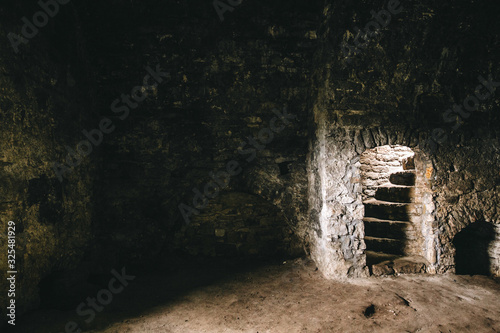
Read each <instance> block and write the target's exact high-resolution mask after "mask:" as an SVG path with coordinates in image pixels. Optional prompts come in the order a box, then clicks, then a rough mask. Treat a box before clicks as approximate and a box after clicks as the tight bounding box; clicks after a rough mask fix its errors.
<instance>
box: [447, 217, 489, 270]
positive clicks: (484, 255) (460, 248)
mask: <svg viewBox="0 0 500 333" xmlns="http://www.w3.org/2000/svg"><path fill="white" fill-rule="evenodd" d="M494 240H495V228H494V226H493V225H492V224H491V223H487V222H484V221H479V222H474V223H472V224H471V225H469V226H467V227H465V228H464V229H463V230H462V231H460V232H459V233H458V234H457V235H456V236H455V238H454V239H453V245H454V246H455V249H456V253H455V272H456V274H464V275H465V274H468V275H490V274H492V272H491V263H490V253H489V251H490V244H491V243H492V242H493V241H494Z"/></svg>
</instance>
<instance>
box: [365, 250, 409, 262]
mask: <svg viewBox="0 0 500 333" xmlns="http://www.w3.org/2000/svg"><path fill="white" fill-rule="evenodd" d="M365 254H366V265H367V266H371V265H375V264H378V263H381V262H383V261H388V260H390V261H392V260H394V259H397V258H400V257H401V256H399V255H397V254H387V253H383V252H375V251H368V250H367V251H365Z"/></svg>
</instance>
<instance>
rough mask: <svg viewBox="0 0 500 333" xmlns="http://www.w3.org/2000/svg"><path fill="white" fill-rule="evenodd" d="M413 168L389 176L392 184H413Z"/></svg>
mask: <svg viewBox="0 0 500 333" xmlns="http://www.w3.org/2000/svg"><path fill="white" fill-rule="evenodd" d="M415 176H416V175H415V170H406V171H400V172H395V173H393V174H391V175H390V176H389V181H390V182H391V183H392V184H394V185H404V186H415Z"/></svg>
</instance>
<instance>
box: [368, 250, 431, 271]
mask: <svg viewBox="0 0 500 333" xmlns="http://www.w3.org/2000/svg"><path fill="white" fill-rule="evenodd" d="M366 260H367V262H368V255H367V259H366ZM428 265H429V263H428V262H427V260H425V259H424V258H422V257H420V256H407V257H396V258H395V259H388V260H385V261H382V262H379V263H375V264H373V265H371V266H370V273H371V274H372V275H374V276H381V275H400V274H419V273H425V272H426V270H427V266H428Z"/></svg>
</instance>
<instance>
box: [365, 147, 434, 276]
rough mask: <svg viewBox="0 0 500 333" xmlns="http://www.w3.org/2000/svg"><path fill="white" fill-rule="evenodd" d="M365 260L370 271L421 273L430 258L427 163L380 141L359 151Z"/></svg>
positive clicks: (407, 150)
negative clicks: (379, 143)
mask: <svg viewBox="0 0 500 333" xmlns="http://www.w3.org/2000/svg"><path fill="white" fill-rule="evenodd" d="M360 162H361V183H362V194H361V195H362V200H363V204H364V208H365V214H364V218H363V224H364V229H365V237H364V241H365V244H366V252H365V253H366V256H367V257H366V259H367V265H368V266H369V267H370V270H371V272H372V274H375V275H382V274H392V273H420V272H426V271H428V270H429V268H430V267H431V266H432V264H433V261H434V260H433V259H434V258H435V252H434V251H435V250H434V246H433V244H434V233H433V231H432V229H433V228H432V220H433V219H432V211H433V209H434V206H433V204H432V195H431V193H430V192H431V191H430V186H429V178H431V174H432V165H431V164H430V162H428V161H425V160H424V159H422V156H419V155H418V154H416V153H415V151H413V150H412V149H410V148H408V147H405V146H399V145H385V146H380V147H375V148H373V149H368V150H366V151H365V152H364V153H363V154H361V158H360Z"/></svg>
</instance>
